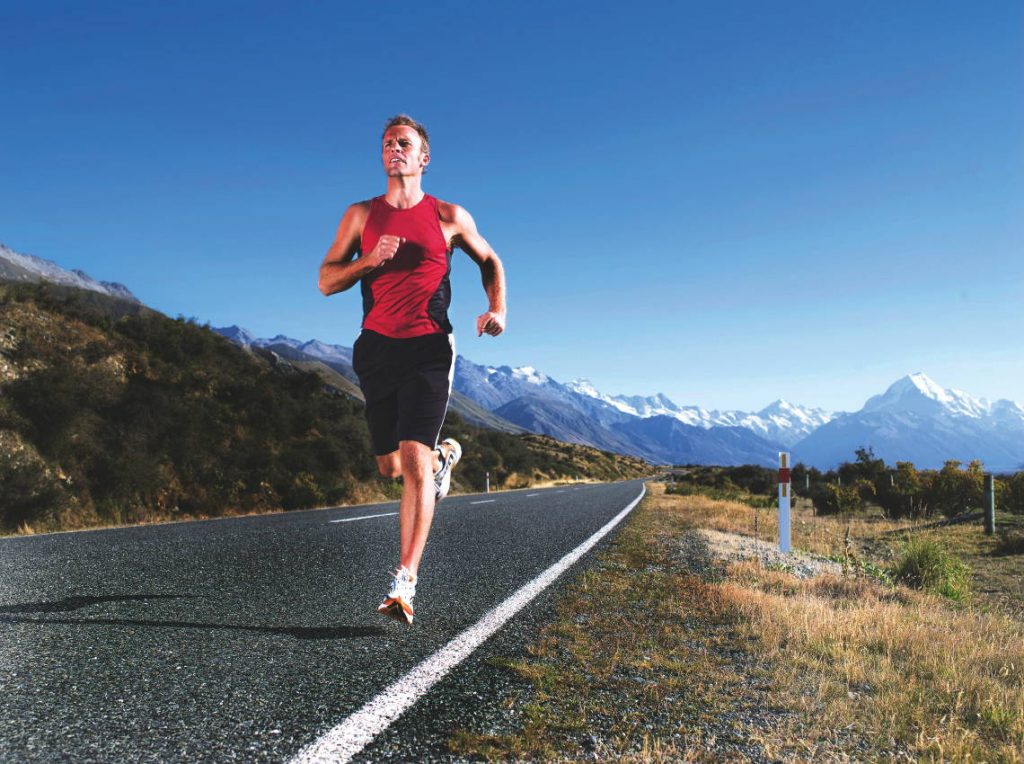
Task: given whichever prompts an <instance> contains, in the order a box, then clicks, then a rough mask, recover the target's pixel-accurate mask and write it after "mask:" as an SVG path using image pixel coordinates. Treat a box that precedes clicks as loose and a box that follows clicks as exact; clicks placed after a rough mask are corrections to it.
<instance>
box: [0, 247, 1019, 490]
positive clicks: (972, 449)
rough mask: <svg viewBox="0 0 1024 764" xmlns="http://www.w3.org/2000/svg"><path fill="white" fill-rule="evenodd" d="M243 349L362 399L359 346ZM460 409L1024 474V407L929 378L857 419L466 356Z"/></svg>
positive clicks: (647, 441)
mask: <svg viewBox="0 0 1024 764" xmlns="http://www.w3.org/2000/svg"><path fill="white" fill-rule="evenodd" d="M0 279H8V280H16V281H39V280H47V281H53V282H55V283H59V284H65V285H69V286H76V287H79V288H83V289H90V290H93V291H98V292H103V293H105V294H111V295H114V296H117V297H121V298H123V299H129V300H132V301H134V302H139V301H138V299H137V298H136V297H135V296H134V295H133V294H132V293H131V292H130V291H129V290H128V289H127V288H126V287H124V286H123V285H121V284H116V283H111V282H98V281H95V280H94V279H92V278H90V277H89V276H88V275H87V274H85V273H82V272H81V271H66V270H64V269H63V268H61V267H60V266H58V265H56V264H55V263H52V262H50V261H48V260H43V259H41V258H36V257H32V256H29V255H22V254H19V253H17V252H14V251H13V250H10V249H9V248H7V247H5V246H2V245H0ZM214 331H216V332H218V333H220V334H221V335H223V336H225V337H227V338H228V339H230V340H231V341H232V342H235V343H236V344H238V345H241V346H242V347H249V348H251V347H260V348H264V349H266V350H269V351H271V352H274V353H277V354H278V355H280V356H282V357H284V358H287V359H288V360H289V361H291V362H295V363H298V364H300V365H304V367H305V368H311V369H314V370H316V371H318V372H319V373H321V374H323V375H324V376H325V377H327V378H328V379H329V381H330V383H331V384H334V385H335V386H337V387H338V388H340V389H343V390H345V391H346V392H348V393H349V394H350V395H353V396H355V397H361V393H360V392H359V389H358V380H357V378H356V375H355V373H354V371H353V370H352V349H351V348H349V347H346V346H342V345H332V344H329V343H325V342H321V341H319V340H315V339H314V340H309V341H300V340H296V339H292V338H290V337H285V336H283V335H278V336H276V337H273V338H270V339H261V338H257V337H254V336H253V335H252V334H251V333H249V332H247V331H246V330H245V329H242V328H239V327H237V326H232V327H226V328H221V329H215V330H214ZM453 387H454V391H453V397H452V403H451V407H452V410H454V411H456V412H458V413H459V414H460V415H461V416H463V417H464V418H466V419H467V420H469V421H471V422H473V423H475V424H480V425H484V426H486V427H491V428H494V429H497V430H501V431H504V432H523V431H530V432H538V433H541V434H544V435H550V436H551V437H554V438H557V439H559V440H562V441H566V442H570V443H583V444H588V445H592V446H596V447H598V448H603V449H606V450H610V451H615V452H619V453H625V454H632V455H636V456H640V457H643V458H645V459H647V460H649V461H651V462H653V463H659V464H687V463H693V464H719V465H736V464H762V465H766V466H773V465H775V464H777V463H778V462H777V460H778V452H779V451H791V452H792V454H793V459H794V461H795V462H796V461H802V462H804V463H805V464H808V465H812V466H815V467H818V468H821V469H830V468H832V467H834V466H836V465H837V464H839V463H841V462H844V461H849V460H850V459H852V458H853V456H854V453H855V451H856V450H857V449H858V448H862V447H864V448H868V447H870V448H871V449H873V450H874V452H875V455H876V456H878V457H880V458H882V459H885V460H886V461H887V462H889V463H895V462H896V461H911V462H913V463H914V464H915V465H917V466H918V467H920V468H938V467H941V466H942V464H943V463H944V462H945V461H946V460H948V459H957V460H960V461H962V462H967V461H970V460H972V459H981V460H982V461H983V462H984V463H985V465H986V468H988V469H991V470H995V471H1012V470H1017V469H1024V408H1022V407H1021V406H1020V405H1019V404H1017V403H1014V402H1012V401H1008V400H1000V401H996V402H995V403H989V402H988V401H985V400H983V399H977V398H974V397H972V396H970V395H968V394H966V393H964V392H961V391H959V390H949V389H944V388H942V387H941V386H940V385H938V384H936V383H935V382H933V381H932V380H931V379H929V378H928V377H927V376H926V375H925V374H922V373H917V374H911V375H908V376H906V377H904V378H902V379H900V380H897V381H896V382H895V383H893V384H892V385H891V386H890V387H889V388H888V390H886V391H885V392H884V393H882V394H881V395H876V396H874V397H872V398H871V399H869V400H868V401H867V402H866V403H865V405H864V407H863V408H862V409H861V410H860V411H857V412H853V413H843V412H829V411H825V410H823V409H816V408H809V407H806V406H799V405H796V404H793V403H790V402H787V401H785V400H781V399H780V400H777V401H775V402H774V403H772V404H770V405H768V406H767V407H765V408H763V409H761V410H760V411H756V412H743V411H709V410H706V409H703V408H701V407H699V406H679V405H677V404H676V403H674V402H673V401H672V400H670V399H669V398H668V397H667V396H665V395H663V394H661V393H658V394H655V395H652V396H646V397H645V396H624V395H616V396H610V395H607V394H604V393H602V392H600V391H599V390H597V389H596V388H595V387H594V385H592V384H591V383H590V382H588V381H587V380H585V379H576V380H573V381H571V382H568V383H565V384H563V383H560V382H558V381H556V380H554V379H552V378H551V377H549V376H547V375H546V374H544V373H542V372H540V371H538V370H537V369H535V368H533V367H530V366H523V367H518V368H511V367H508V366H497V367H495V366H481V365H479V364H475V363H473V362H471V361H469V360H468V359H466V358H464V357H463V356H458V358H457V359H456V365H455V378H454V386H453Z"/></svg>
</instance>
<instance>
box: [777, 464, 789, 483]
mask: <svg viewBox="0 0 1024 764" xmlns="http://www.w3.org/2000/svg"><path fill="white" fill-rule="evenodd" d="M779 482H780V483H789V482H791V481H790V479H789V468H788V467H783V468H781V469H779Z"/></svg>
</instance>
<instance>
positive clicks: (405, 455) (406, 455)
mask: <svg viewBox="0 0 1024 764" xmlns="http://www.w3.org/2000/svg"><path fill="white" fill-rule="evenodd" d="M398 451H399V453H400V454H401V456H402V476H403V477H404V478H405V479H406V480H426V479H427V477H429V476H430V475H431V474H433V470H431V459H432V456H433V452H432V450H431V448H430V446H427V445H424V444H423V443H420V442H418V441H415V440H403V441H402V442H401V443H400V444H399V447H398Z"/></svg>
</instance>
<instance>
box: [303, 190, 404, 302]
mask: <svg viewBox="0 0 1024 764" xmlns="http://www.w3.org/2000/svg"><path fill="white" fill-rule="evenodd" d="M369 208H370V205H369V203H368V202H358V203H356V204H353V205H352V206H351V207H349V208H348V209H347V210H345V215H344V216H343V217H342V218H341V223H340V224H339V225H338V233H337V234H336V235H335V237H334V243H333V244H332V245H331V248H330V249H328V250H327V254H326V255H325V256H324V261H323V262H322V263H321V264H320V278H319V281H318V284H317V286H318V287H319V289H320V291H321V292H322V293H323V294H324V296H327V295H332V294H336V293H337V292H344V291H345V290H346V289H350V288H351V287H352V286H354V285H355V284H356V283H357V282H358V281H359V279H361V278H362V277H363V276H365V275H366V274H367V273H369V272H370V271H372V270H375V269H377V268H379V267H380V266H382V265H383V264H384V263H386V262H387V261H388V260H390V259H391V258H392V257H394V256H395V252H396V251H397V250H398V247H399V245H401V243H402V242H404V241H405V239H403V238H401V237H399V236H387V235H385V236H381V237H380V240H379V241H378V242H377V246H375V247H374V248H373V251H372V252H370V253H368V254H362V255H361V256H360V257H358V258H356V259H353V258H355V257H356V254H357V253H358V252H359V245H360V237H361V235H362V231H363V225H364V224H365V223H366V216H367V214H369Z"/></svg>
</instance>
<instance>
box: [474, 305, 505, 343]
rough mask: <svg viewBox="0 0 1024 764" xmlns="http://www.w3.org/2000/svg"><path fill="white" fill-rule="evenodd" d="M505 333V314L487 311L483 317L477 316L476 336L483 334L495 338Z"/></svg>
mask: <svg viewBox="0 0 1024 764" xmlns="http://www.w3.org/2000/svg"><path fill="white" fill-rule="evenodd" d="M503 331H505V312H504V311H494V310H489V311H487V312H486V313H484V314H483V315H480V316H477V319H476V336H477V337H479V336H481V335H482V334H483V333H484V332H486V333H487V334H489V335H491V336H492V337H497V336H498V335H499V334H501V333H502V332H503Z"/></svg>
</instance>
